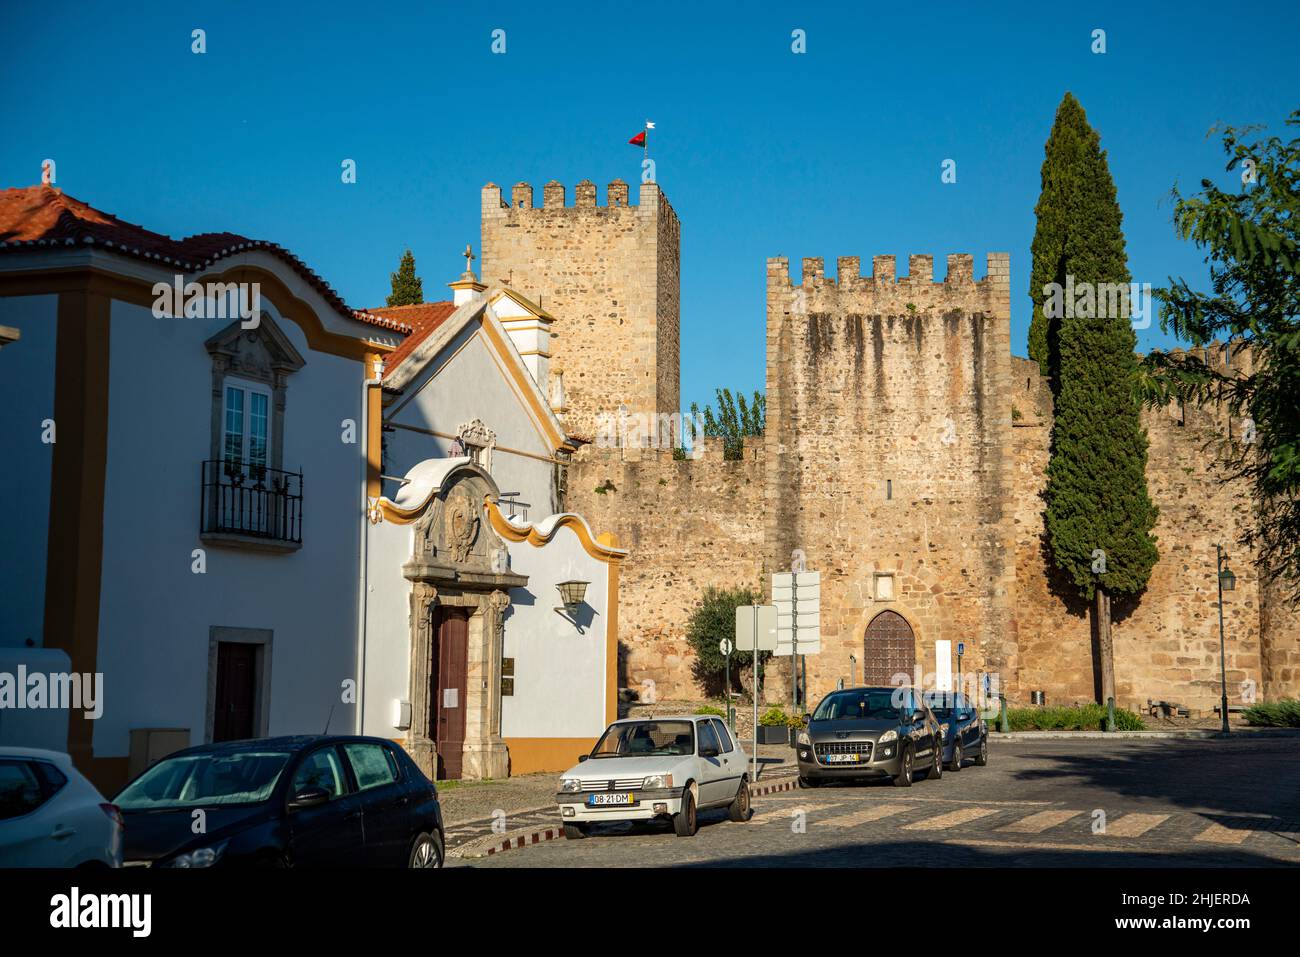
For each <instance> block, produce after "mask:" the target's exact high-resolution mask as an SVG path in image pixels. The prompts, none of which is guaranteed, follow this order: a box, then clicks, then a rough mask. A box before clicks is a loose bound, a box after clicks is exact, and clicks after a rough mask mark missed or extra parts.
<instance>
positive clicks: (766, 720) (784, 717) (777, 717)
mask: <svg viewBox="0 0 1300 957" xmlns="http://www.w3.org/2000/svg"><path fill="white" fill-rule="evenodd" d="M758 723H759V724H761V725H762V726H763V727H765V728H776V727H780V726H781V725H785V726H786V727H789V726H790V716H789V715H788V714H786V713H785V711H784V710H783V709H781V708H778V707H777V706H776V705H773V706H772V707H770V708H768V709H767V710H766V711H764V712H763V716H762V717H761V718H759V719H758Z"/></svg>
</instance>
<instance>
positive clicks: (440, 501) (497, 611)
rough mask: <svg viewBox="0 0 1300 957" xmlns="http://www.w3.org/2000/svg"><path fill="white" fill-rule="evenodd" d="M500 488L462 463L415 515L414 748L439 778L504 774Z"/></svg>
mask: <svg viewBox="0 0 1300 957" xmlns="http://www.w3.org/2000/svg"><path fill="white" fill-rule="evenodd" d="M495 493H496V488H495V486H494V485H493V484H491V479H490V477H488V476H487V475H486V473H483V472H482V471H481V470H480V469H478V467H477V466H473V465H469V464H466V465H464V466H463V467H458V468H456V469H455V470H454V471H453V472H452V473H451V474H449V475H448V476H447V477H446V478H445V479H444V480H443V481H442V482H441V485H440V488H439V489H438V492H437V494H436V495H435V496H434V497H433V500H432V501H431V502H430V503H429V506H428V508H427V509H426V510H425V512H424V514H423V515H422V516H421V517H420V518H419V519H418V520H417V521H416V523H415V528H414V534H413V536H412V538H413V544H414V547H413V549H412V553H411V558H410V560H409V561H407V562H406V563H405V564H404V565H403V566H402V574H403V576H404V577H405V578H406V579H407V580H408V581H409V582H410V583H411V599H410V600H411V618H410V627H411V642H410V652H411V663H410V702H411V726H410V729H409V730H408V732H407V741H406V747H407V750H408V751H409V752H410V754H411V756H412V757H413V758H414V759H415V763H416V764H417V765H419V767H420V769H421V770H422V771H424V773H425V774H427V775H429V777H431V778H441V779H455V778H469V779H472V780H478V779H482V778H504V777H506V776H507V775H508V769H509V752H508V750H507V748H506V744H505V741H504V740H502V737H501V645H502V631H503V623H504V615H505V612H506V609H507V608H508V607H509V606H510V595H509V591H510V589H512V588H522V587H523V586H525V585H527V584H528V579H527V578H526V577H525V576H523V575H517V574H515V573H513V572H511V571H510V569H509V566H508V563H507V560H506V544H505V542H504V541H502V539H501V538H500V536H498V535H497V534H496V532H495V531H493V530H492V528H491V527H490V526H489V525H488V524H487V523H485V522H483V521H482V519H481V513H482V510H483V502H484V501H485V499H486V497H487V496H488V495H489V494H495Z"/></svg>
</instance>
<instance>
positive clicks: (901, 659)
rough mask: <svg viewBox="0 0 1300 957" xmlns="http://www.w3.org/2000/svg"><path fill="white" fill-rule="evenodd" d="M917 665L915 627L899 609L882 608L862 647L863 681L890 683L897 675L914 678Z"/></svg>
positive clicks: (883, 684) (908, 678)
mask: <svg viewBox="0 0 1300 957" xmlns="http://www.w3.org/2000/svg"><path fill="white" fill-rule="evenodd" d="M915 667H916V636H915V635H913V634H912V626H911V625H909V624H908V623H907V619H906V618H904V617H903V616H902V615H900V614H899V613H898V612H896V611H882V612H881V613H880V614H879V615H877V616H876V617H875V618H873V619H871V624H869V625H867V635H866V638H865V639H864V640H863V649H862V683H863V684H865V685H877V686H886V687H887V686H890V685H892V684H893V683H894V681H893V678H894V675H896V674H905V675H907V681H908V683H909V684H910V683H911V681H912V672H913V669H914V668H915Z"/></svg>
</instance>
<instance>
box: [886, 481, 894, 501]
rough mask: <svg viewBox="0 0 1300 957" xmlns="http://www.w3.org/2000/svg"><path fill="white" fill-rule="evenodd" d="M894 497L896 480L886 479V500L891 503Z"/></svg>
mask: <svg viewBox="0 0 1300 957" xmlns="http://www.w3.org/2000/svg"><path fill="white" fill-rule="evenodd" d="M893 497H894V480H893V479H885V500H886V501H890V500H892V499H893Z"/></svg>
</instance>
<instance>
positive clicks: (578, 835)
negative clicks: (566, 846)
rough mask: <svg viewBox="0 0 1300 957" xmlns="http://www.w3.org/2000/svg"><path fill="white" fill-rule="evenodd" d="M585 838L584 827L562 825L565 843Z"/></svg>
mask: <svg viewBox="0 0 1300 957" xmlns="http://www.w3.org/2000/svg"><path fill="white" fill-rule="evenodd" d="M586 836H587V828H586V825H583V824H568V823H566V824H565V825H564V839H565V840H566V841H580V840H582V839H583V838H584V837H586Z"/></svg>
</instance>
